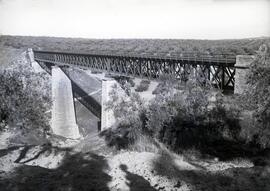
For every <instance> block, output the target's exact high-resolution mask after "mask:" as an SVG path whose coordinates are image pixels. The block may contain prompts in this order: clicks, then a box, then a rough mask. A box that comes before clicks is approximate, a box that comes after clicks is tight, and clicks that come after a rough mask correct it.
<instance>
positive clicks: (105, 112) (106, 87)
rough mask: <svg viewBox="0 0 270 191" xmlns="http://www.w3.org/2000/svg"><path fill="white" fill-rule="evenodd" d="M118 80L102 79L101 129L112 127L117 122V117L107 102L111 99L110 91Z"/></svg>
mask: <svg viewBox="0 0 270 191" xmlns="http://www.w3.org/2000/svg"><path fill="white" fill-rule="evenodd" d="M115 85H117V82H116V81H115V80H113V79H108V80H102V99H101V131H103V130H105V129H108V128H110V127H112V126H113V125H114V124H115V122H116V121H115V117H114V113H113V111H112V110H110V109H107V103H108V101H110V99H111V96H110V92H111V91H112V89H113V86H115Z"/></svg>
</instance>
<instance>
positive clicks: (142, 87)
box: [135, 80, 150, 92]
mask: <svg viewBox="0 0 270 191" xmlns="http://www.w3.org/2000/svg"><path fill="white" fill-rule="evenodd" d="M149 85H150V81H149V80H142V81H141V82H140V84H139V85H138V86H137V87H136V89H135V91H136V92H143V91H147V90H148V88H149Z"/></svg>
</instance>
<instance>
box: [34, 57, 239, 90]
mask: <svg viewBox="0 0 270 191" xmlns="http://www.w3.org/2000/svg"><path fill="white" fill-rule="evenodd" d="M34 56H35V59H36V60H37V61H39V62H41V63H44V62H46V63H52V64H61V65H75V66H81V67H86V68H90V69H95V70H101V71H106V72H110V73H118V74H120V75H127V76H138V77H142V78H149V79H158V78H161V77H162V76H171V77H172V78H176V79H178V80H182V81H186V80H187V79H189V78H190V76H193V77H195V78H196V79H197V80H198V81H199V82H200V83H201V84H205V83H206V82H207V81H208V82H210V83H211V84H213V85H215V86H216V87H218V88H220V89H226V88H228V87H232V88H233V87H234V83H235V81H234V75H235V68H234V65H233V64H231V65H228V64H227V63H220V64H217V63H212V62H211V60H209V59H208V60H207V61H204V62H203V59H200V60H193V61H192V60H190V59H188V60H183V59H182V60H181V59H179V60H173V59H158V58H140V57H125V56H102V55H80V54H67V53H40V52H37V53H35V54H34Z"/></svg>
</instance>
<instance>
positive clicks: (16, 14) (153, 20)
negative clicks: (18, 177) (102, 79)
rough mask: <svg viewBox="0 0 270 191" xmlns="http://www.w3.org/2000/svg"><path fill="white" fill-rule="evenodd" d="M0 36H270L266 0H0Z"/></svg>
mask: <svg viewBox="0 0 270 191" xmlns="http://www.w3.org/2000/svg"><path fill="white" fill-rule="evenodd" d="M0 34H10V35H35V36H64V37H87V38H178V39H186V38H188V39H191V38H195V39H225V38H247V37H261V36H270V0H0Z"/></svg>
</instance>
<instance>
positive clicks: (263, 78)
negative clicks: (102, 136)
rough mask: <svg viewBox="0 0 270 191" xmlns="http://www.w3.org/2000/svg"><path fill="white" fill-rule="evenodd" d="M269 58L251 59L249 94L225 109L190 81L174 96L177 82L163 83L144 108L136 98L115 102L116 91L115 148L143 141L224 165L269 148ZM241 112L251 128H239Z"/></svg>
mask: <svg viewBox="0 0 270 191" xmlns="http://www.w3.org/2000/svg"><path fill="white" fill-rule="evenodd" d="M269 56H270V55H269V50H266V51H264V52H263V53H262V51H261V50H260V51H259V52H258V53H257V55H256V59H255V61H254V62H253V63H252V66H251V71H250V74H249V76H248V79H249V85H250V89H249V90H252V91H247V92H246V94H245V95H242V96H233V97H231V98H230V101H229V103H226V101H225V98H224V96H223V95H222V94H221V93H220V92H218V91H216V90H213V89H212V88H211V86H210V85H207V84H206V86H205V87H201V86H200V85H198V84H197V80H196V79H194V78H190V79H189V80H188V82H187V84H186V86H185V91H184V92H179V93H174V91H173V88H172V87H177V82H173V81H170V80H169V79H167V80H166V78H164V80H163V83H161V85H160V87H159V90H158V94H157V95H156V98H155V99H154V100H152V101H151V102H150V103H149V104H145V103H144V102H143V100H142V99H140V98H139V96H138V94H137V93H134V94H131V95H130V98H129V100H126V99H119V98H118V97H117V91H113V92H112V95H113V97H114V100H113V101H112V102H111V103H109V107H111V108H113V109H114V111H115V117H116V119H117V122H118V123H117V127H118V128H117V133H119V132H124V135H123V137H125V141H124V142H121V143H122V144H123V143H126V144H132V143H133V142H134V140H136V139H137V138H138V137H140V136H142V135H144V136H145V135H147V136H149V137H151V138H154V139H157V140H160V141H161V142H163V143H165V144H166V145H167V146H168V147H169V148H171V149H172V150H174V151H178V152H182V151H183V150H186V149H194V148H195V149H197V150H199V151H200V152H201V153H202V154H207V155H214V156H218V157H221V158H224V159H228V158H230V157H241V156H243V155H244V156H249V155H254V154H256V153H258V152H261V150H262V149H265V148H269V147H270V143H269V140H270V107H269V104H270V99H269V95H270V89H269V87H270V81H269V80H270V75H269V74H270V64H269V63H270V62H269ZM126 87H128V86H126ZM246 100H249V102H246ZM245 103H251V104H248V105H247V104H245ZM245 111H250V112H251V113H253V114H254V115H253V116H251V117H250V118H249V121H250V122H251V123H244V124H243V121H244V122H245V120H246V119H243V113H245ZM119 129H122V131H121V130H119ZM123 129H124V130H123Z"/></svg>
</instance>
